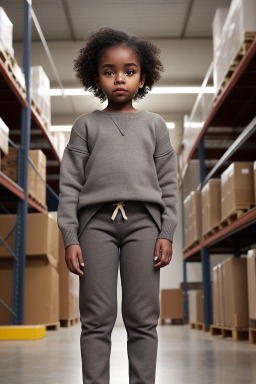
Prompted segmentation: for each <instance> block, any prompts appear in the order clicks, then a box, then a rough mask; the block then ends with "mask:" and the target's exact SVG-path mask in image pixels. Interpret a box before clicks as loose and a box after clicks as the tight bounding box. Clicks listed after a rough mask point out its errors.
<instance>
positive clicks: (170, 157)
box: [154, 116, 178, 242]
mask: <svg viewBox="0 0 256 384" xmlns="http://www.w3.org/2000/svg"><path fill="white" fill-rule="evenodd" d="M159 117H160V121H159V124H158V126H157V140H156V147H155V152H154V162H155V167H156V172H157V177H158V182H159V185H160V188H161V190H162V200H163V201H164V203H165V205H166V208H165V211H164V213H163V215H162V229H161V232H160V233H159V235H158V237H157V238H158V239H169V240H170V241H171V242H173V235H174V231H175V229H176V226H177V223H178V218H177V204H178V185H177V184H178V183H177V157H176V153H175V151H174V149H173V147H172V145H171V142H170V136H169V130H168V128H167V125H166V123H165V121H164V120H163V119H162V118H161V116H159Z"/></svg>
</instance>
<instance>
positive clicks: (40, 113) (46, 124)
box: [31, 97, 50, 130]
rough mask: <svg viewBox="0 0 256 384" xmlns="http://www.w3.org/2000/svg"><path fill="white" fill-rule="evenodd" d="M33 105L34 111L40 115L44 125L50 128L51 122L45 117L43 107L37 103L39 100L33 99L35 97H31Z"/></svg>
mask: <svg viewBox="0 0 256 384" xmlns="http://www.w3.org/2000/svg"><path fill="white" fill-rule="evenodd" d="M31 107H32V108H33V110H34V112H36V113H37V115H38V116H39V118H40V120H41V122H42V124H43V126H44V127H45V128H46V129H47V130H50V125H49V122H48V121H47V120H46V119H45V116H44V114H43V113H42V110H41V108H40V107H39V105H38V104H37V102H36V101H35V100H34V99H33V97H32V98H31Z"/></svg>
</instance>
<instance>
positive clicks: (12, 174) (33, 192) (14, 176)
mask: <svg viewBox="0 0 256 384" xmlns="http://www.w3.org/2000/svg"><path fill="white" fill-rule="evenodd" d="M8 152H9V153H8V154H7V155H5V156H3V158H2V162H1V171H2V172H3V173H4V174H5V175H6V176H8V177H9V178H10V179H11V180H13V181H14V182H15V183H18V150H17V149H16V148H13V147H9V150H8ZM28 155H29V157H30V159H31V160H32V162H33V163H34V165H35V167H36V168H37V170H38V172H39V174H40V176H39V175H38V174H37V172H36V171H35V169H34V168H33V167H32V165H31V164H30V163H28V195H29V197H31V198H32V199H34V200H35V201H36V202H38V203H39V204H40V205H42V206H43V207H45V206H46V156H45V155H44V153H43V152H42V151H41V150H40V149H33V150H30V151H29V154H28Z"/></svg>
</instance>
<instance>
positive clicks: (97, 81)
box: [93, 75, 100, 88]
mask: <svg viewBox="0 0 256 384" xmlns="http://www.w3.org/2000/svg"><path fill="white" fill-rule="evenodd" d="M93 79H94V82H95V84H96V87H97V88H100V83H99V77H98V75H93Z"/></svg>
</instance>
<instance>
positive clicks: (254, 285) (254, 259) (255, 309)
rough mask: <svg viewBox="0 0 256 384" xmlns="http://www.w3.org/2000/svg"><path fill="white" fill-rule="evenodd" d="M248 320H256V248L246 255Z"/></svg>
mask: <svg viewBox="0 0 256 384" xmlns="http://www.w3.org/2000/svg"><path fill="white" fill-rule="evenodd" d="M247 279H248V305H249V319H253V320H256V248H255V249H251V250H249V251H248V255H247Z"/></svg>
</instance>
